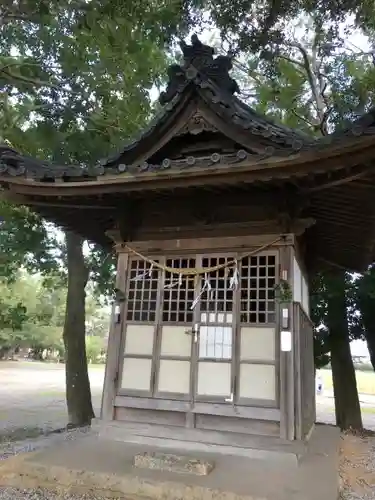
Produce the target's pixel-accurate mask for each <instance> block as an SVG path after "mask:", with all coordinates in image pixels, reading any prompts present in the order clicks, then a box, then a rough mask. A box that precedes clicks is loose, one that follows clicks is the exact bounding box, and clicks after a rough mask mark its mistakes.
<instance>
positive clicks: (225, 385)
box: [195, 256, 235, 403]
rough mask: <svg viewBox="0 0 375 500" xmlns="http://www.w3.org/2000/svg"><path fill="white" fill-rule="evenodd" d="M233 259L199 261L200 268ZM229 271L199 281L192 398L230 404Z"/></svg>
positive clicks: (231, 314) (231, 312) (231, 307)
mask: <svg viewBox="0 0 375 500" xmlns="http://www.w3.org/2000/svg"><path fill="white" fill-rule="evenodd" d="M231 260H233V257H231V256H212V257H203V258H202V259H201V267H203V268H210V267H214V266H217V265H221V264H225V263H227V262H228V261H231ZM232 272H233V270H231V269H227V268H223V269H219V270H217V271H214V272H211V273H209V274H208V275H207V276H206V277H201V278H200V285H201V289H202V287H204V285H205V284H206V289H205V292H204V293H203V294H202V296H201V298H200V301H199V303H198V304H197V313H198V317H199V338H198V343H197V367H196V380H195V391H196V399H197V400H204V401H218V402H228V403H230V402H232V401H233V376H232V364H233V363H232V359H233V345H234V334H233V331H234V330H233V324H234V323H233V320H234V309H235V308H234V291H233V290H232V289H231V287H230V278H231V273H232Z"/></svg>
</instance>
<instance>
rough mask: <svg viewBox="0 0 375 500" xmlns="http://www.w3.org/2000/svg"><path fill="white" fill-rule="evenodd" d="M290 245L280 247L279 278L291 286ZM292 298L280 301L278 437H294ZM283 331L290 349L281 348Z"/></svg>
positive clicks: (290, 438) (291, 438)
mask: <svg viewBox="0 0 375 500" xmlns="http://www.w3.org/2000/svg"><path fill="white" fill-rule="evenodd" d="M292 269H293V268H292V246H290V245H287V244H285V246H283V247H281V248H280V271H281V276H280V278H281V279H282V280H284V281H285V282H286V283H287V284H288V285H289V286H290V288H291V284H292ZM292 305H293V304H292V300H288V301H286V302H281V303H280V321H279V328H280V339H281V340H280V346H279V349H280V437H281V438H282V439H287V440H294V439H295V426H294V413H295V407H294V353H293V344H294V342H293V336H294V332H293V307H292ZM283 332H290V333H291V336H292V342H291V350H290V351H285V350H283V348H282V344H283V336H284V335H287V334H283Z"/></svg>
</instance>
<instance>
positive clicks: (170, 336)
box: [161, 326, 192, 358]
mask: <svg viewBox="0 0 375 500" xmlns="http://www.w3.org/2000/svg"><path fill="white" fill-rule="evenodd" d="M188 329H189V328H188V327H184V326H163V328H162V334H161V356H186V357H189V358H190V356H191V338H192V337H191V335H188V334H186V333H185V331H186V330H188Z"/></svg>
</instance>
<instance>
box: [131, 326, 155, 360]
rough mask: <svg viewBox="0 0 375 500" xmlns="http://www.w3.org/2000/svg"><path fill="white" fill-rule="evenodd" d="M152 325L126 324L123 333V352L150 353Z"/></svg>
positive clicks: (151, 348)
mask: <svg viewBox="0 0 375 500" xmlns="http://www.w3.org/2000/svg"><path fill="white" fill-rule="evenodd" d="M153 345H154V326H152V325H127V327H126V333H125V353H126V354H143V355H146V356H148V355H152V350H153Z"/></svg>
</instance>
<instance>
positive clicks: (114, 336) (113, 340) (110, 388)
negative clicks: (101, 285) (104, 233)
mask: <svg viewBox="0 0 375 500" xmlns="http://www.w3.org/2000/svg"><path fill="white" fill-rule="evenodd" d="M128 259H129V256H128V254H127V253H119V254H118V258H117V275H116V288H117V289H118V290H120V291H122V292H124V293H125V290H126V275H127V268H128ZM125 305H126V303H125V301H123V302H121V303H117V304H116V303H115V304H114V305H113V308H112V315H111V324H110V329H109V337H108V349H107V362H106V366H105V377H104V386H103V395H102V408H101V416H100V418H101V420H104V421H111V420H113V419H114V400H115V397H116V392H117V388H118V380H119V377H120V374H119V364H120V348H121V345H122V342H121V338H122V333H123V327H124V324H125V323H124V314H125ZM116 306H117V307H119V308H120V321H117V320H116V318H115V308H116Z"/></svg>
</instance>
